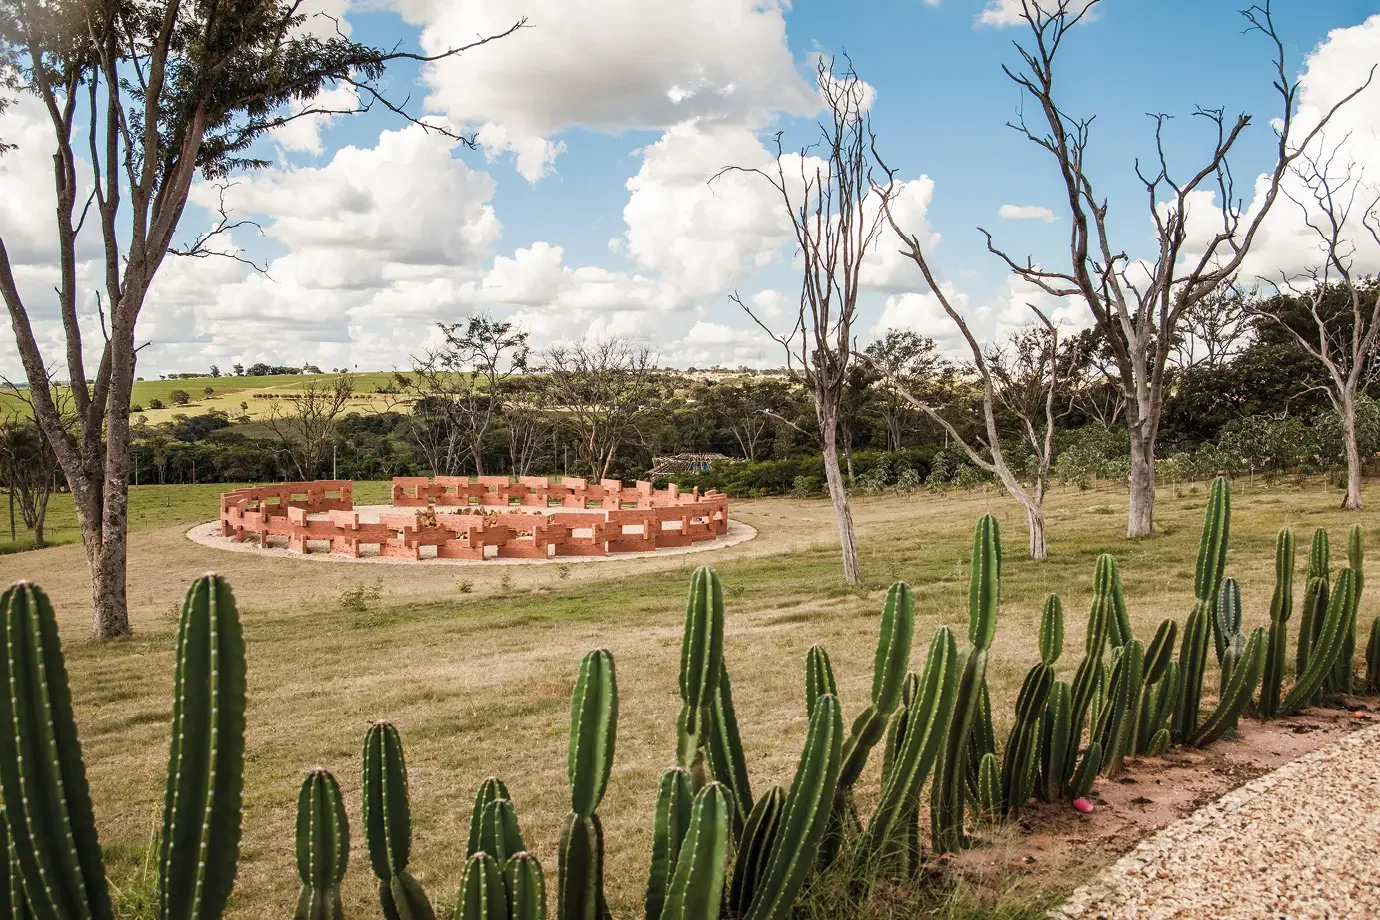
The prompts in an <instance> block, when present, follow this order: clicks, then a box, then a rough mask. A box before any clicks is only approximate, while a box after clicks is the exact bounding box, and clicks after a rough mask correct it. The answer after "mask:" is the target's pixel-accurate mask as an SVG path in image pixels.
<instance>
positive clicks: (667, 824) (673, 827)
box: [646, 767, 693, 920]
mask: <svg viewBox="0 0 1380 920" xmlns="http://www.w3.org/2000/svg"><path fill="white" fill-rule="evenodd" d="M692 799H693V794H692V793H691V791H690V773H689V772H688V771H686V770H684V769H682V768H681V767H672V768H671V769H669V770H665V771H663V772H662V774H661V780H660V782H659V783H658V784H657V793H656V811H655V813H654V816H653V819H652V866H651V871H650V872H649V874H648V877H647V898H646V918H647V920H659V918H660V917H661V913H662V908H663V906H664V905H665V903H666V893H667V890H668V889H669V888H670V886H671V876H672V874H674V872H675V868H676V859H677V858H678V857H679V856H680V846H681V841H682V840H684V839H685V832H686V829H687V828H689V826H690V803H691V800H692Z"/></svg>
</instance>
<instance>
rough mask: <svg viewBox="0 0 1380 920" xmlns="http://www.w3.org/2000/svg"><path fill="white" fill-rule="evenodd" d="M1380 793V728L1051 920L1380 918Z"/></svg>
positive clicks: (1268, 780) (1073, 900)
mask: <svg viewBox="0 0 1380 920" xmlns="http://www.w3.org/2000/svg"><path fill="white" fill-rule="evenodd" d="M1377 793H1380V725H1370V726H1367V727H1366V728H1362V729H1358V730H1357V731H1355V732H1353V733H1352V734H1350V735H1348V736H1346V737H1345V738H1343V739H1341V740H1340V741H1337V742H1334V743H1333V744H1331V745H1329V746H1328V747H1325V748H1321V749H1319V750H1316V751H1313V752H1311V753H1308V754H1305V755H1304V756H1302V757H1300V758H1298V759H1297V760H1293V761H1290V762H1289V763H1287V764H1285V765H1284V766H1282V767H1280V768H1279V769H1278V770H1275V771H1274V772H1272V773H1267V774H1266V775H1264V776H1261V777H1258V778H1257V779H1254V780H1252V781H1251V782H1249V783H1246V784H1245V785H1243V786H1241V787H1240V788H1238V789H1236V790H1234V791H1232V792H1229V793H1227V794H1226V795H1224V796H1222V797H1221V798H1220V799H1217V800H1216V801H1215V802H1212V803H1211V804H1209V805H1206V806H1204V807H1203V808H1200V809H1198V810H1197V811H1195V812H1194V813H1193V814H1191V815H1189V816H1188V817H1186V818H1183V819H1182V820H1180V821H1177V822H1175V823H1173V824H1171V825H1169V826H1168V827H1166V828H1164V829H1163V830H1161V831H1160V832H1159V833H1157V834H1155V835H1154V836H1153V837H1150V838H1148V839H1146V840H1143V841H1141V843H1140V844H1139V845H1138V846H1137V847H1136V848H1135V849H1134V850H1132V851H1131V852H1130V853H1128V854H1127V855H1126V856H1123V857H1122V858H1121V859H1119V860H1117V862H1116V863H1114V864H1113V865H1112V866H1111V868H1109V869H1107V870H1106V871H1104V872H1103V873H1102V875H1101V876H1099V877H1098V878H1097V879H1096V880H1095V881H1093V882H1092V883H1090V884H1088V885H1085V886H1083V887H1081V888H1079V889H1078V890H1077V891H1075V892H1074V893H1073V895H1072V896H1071V897H1070V898H1069V900H1068V901H1066V902H1065V903H1064V904H1063V905H1061V906H1059V907H1056V908H1055V909H1054V910H1052V911H1050V912H1049V913H1048V914H1047V916H1048V917H1049V918H1050V920H1170V918H1208V917H1211V918H1213V920H1227V918H1267V917H1268V918H1289V920H1293V918H1303V917H1310V918H1311V917H1318V918H1331V920H1342V918H1357V920H1364V918H1374V917H1380V875H1377V868H1376V867H1377V864H1380V862H1378V860H1377V857H1380V833H1377V831H1378V830H1380V795H1377ZM1358 851H1359V852H1358Z"/></svg>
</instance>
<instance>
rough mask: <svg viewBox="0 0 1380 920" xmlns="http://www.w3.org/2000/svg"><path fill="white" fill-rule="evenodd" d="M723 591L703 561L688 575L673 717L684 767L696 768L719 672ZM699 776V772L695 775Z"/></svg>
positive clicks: (721, 671) (722, 639) (707, 727)
mask: <svg viewBox="0 0 1380 920" xmlns="http://www.w3.org/2000/svg"><path fill="white" fill-rule="evenodd" d="M723 660H724V591H723V585H721V584H720V583H719V575H718V573H717V572H715V571H714V570H713V569H712V568H710V567H709V566H707V565H702V566H700V567H699V568H697V569H695V572H694V574H693V575H691V577H690V600H689V603H688V604H687V605H686V609H685V630H684V632H683V633H682V634H681V645H680V699H681V710H680V717H679V718H678V719H677V720H676V732H677V744H676V756H677V762H678V763H679V764H680V765H681V766H682V767H684V768H685V769H687V770H691V771H692V775H694V771H696V770H697V769H700V770H701V771H702V768H697V765H696V761H697V760H698V759H699V757H700V756H701V748H702V747H703V746H704V742H705V736H706V734H707V733H708V731H709V717H710V712H711V711H712V709H713V706H714V696H715V693H716V691H717V689H718V683H719V676H720V675H721V674H722V673H723ZM699 778H700V779H701V780H702V778H703V777H702V772H701V775H700V777H699Z"/></svg>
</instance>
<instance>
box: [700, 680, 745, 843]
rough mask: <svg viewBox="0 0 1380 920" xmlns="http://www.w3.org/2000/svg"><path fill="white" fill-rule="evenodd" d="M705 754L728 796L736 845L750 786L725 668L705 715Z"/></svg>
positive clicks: (731, 689)
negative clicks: (706, 725) (706, 732)
mask: <svg viewBox="0 0 1380 920" xmlns="http://www.w3.org/2000/svg"><path fill="white" fill-rule="evenodd" d="M705 753H706V754H708V755H709V772H710V773H712V774H713V776H714V778H715V779H716V780H718V781H719V782H721V783H723V784H724V785H725V786H727V787H728V791H729V792H730V793H732V796H731V797H730V799H729V820H730V822H731V824H732V828H731V829H732V831H733V840H734V842H735V843H737V842H738V841H739V840H741V838H742V833H743V823H744V822H745V821H747V816H748V813H749V812H751V811H752V786H751V784H750V783H749V782H748V772H747V758H746V757H744V756H743V742H742V739H741V738H740V737H739V735H738V715H737V713H736V712H735V711H734V709H733V685H732V684H731V683H730V682H729V679H728V670H727V669H726V668H725V669H724V670H723V671H721V672H720V674H719V683H718V686H717V687H716V688H715V691H714V705H713V707H712V708H711V709H710V711H709V736H708V738H707V739H706V744H705Z"/></svg>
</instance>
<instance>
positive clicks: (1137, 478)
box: [1126, 430, 1155, 537]
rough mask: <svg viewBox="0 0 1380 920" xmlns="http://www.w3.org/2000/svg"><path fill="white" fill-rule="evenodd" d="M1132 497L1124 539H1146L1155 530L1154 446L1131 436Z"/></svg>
mask: <svg viewBox="0 0 1380 920" xmlns="http://www.w3.org/2000/svg"><path fill="white" fill-rule="evenodd" d="M1130 487H1131V497H1130V502H1129V505H1128V509H1127V515H1126V536H1128V537H1145V536H1149V535H1150V534H1151V533H1153V532H1154V530H1155V442H1154V440H1153V439H1150V438H1145V437H1142V436H1140V435H1139V434H1137V432H1136V431H1134V430H1132V432H1131V477H1130Z"/></svg>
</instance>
